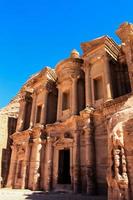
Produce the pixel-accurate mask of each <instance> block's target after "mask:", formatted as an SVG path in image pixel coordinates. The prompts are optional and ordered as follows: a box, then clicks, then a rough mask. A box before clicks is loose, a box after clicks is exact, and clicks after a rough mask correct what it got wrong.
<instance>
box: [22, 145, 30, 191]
mask: <svg viewBox="0 0 133 200" xmlns="http://www.w3.org/2000/svg"><path fill="white" fill-rule="evenodd" d="M28 154H29V144H28V142H27V144H26V145H25V155H24V160H23V177H22V182H21V189H25V184H26V178H27V177H26V170H27V162H28Z"/></svg>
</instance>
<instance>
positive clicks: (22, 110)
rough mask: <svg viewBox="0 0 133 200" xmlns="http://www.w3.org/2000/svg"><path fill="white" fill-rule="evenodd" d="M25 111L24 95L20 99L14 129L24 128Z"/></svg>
mask: <svg viewBox="0 0 133 200" xmlns="http://www.w3.org/2000/svg"><path fill="white" fill-rule="evenodd" d="M25 111H26V99H25V96H24V97H22V99H21V100H20V111H19V118H18V123H17V129H16V130H17V131H22V130H23V128H24V118H25Z"/></svg>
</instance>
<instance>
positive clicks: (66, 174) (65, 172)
mask: <svg viewBox="0 0 133 200" xmlns="http://www.w3.org/2000/svg"><path fill="white" fill-rule="evenodd" d="M58 184H71V177H70V149H64V150H60V151H59V161H58Z"/></svg>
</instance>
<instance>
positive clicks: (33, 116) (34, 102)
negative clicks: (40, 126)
mask: <svg viewBox="0 0 133 200" xmlns="http://www.w3.org/2000/svg"><path fill="white" fill-rule="evenodd" d="M32 98H33V103H32V110H31V118H30V128H33V126H34V123H35V113H36V100H37V93H36V92H34V93H33V95H32Z"/></svg>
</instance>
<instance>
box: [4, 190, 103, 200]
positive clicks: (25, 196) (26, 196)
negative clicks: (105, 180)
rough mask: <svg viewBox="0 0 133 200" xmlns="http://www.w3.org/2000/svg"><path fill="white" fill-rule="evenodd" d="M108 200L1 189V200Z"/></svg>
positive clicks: (56, 193)
mask: <svg viewBox="0 0 133 200" xmlns="http://www.w3.org/2000/svg"><path fill="white" fill-rule="evenodd" d="M14 199H15V200H107V197H106V196H88V195H82V194H73V193H64V192H52V193H45V192H42V191H30V190H19V189H18V190H17V189H13V190H12V189H0V200H14Z"/></svg>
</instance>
